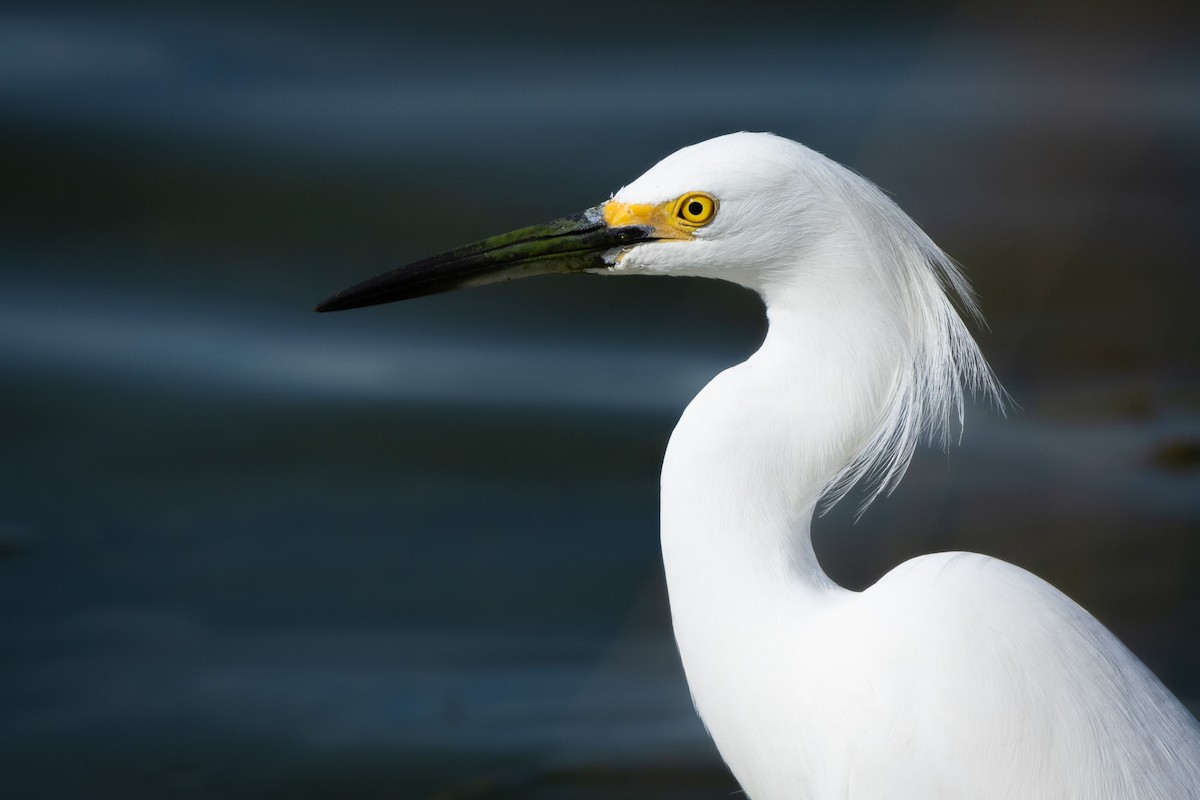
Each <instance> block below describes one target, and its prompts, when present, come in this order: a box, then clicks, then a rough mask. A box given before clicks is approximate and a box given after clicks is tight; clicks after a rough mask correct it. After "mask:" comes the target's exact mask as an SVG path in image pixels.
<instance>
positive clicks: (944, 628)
mask: <svg viewBox="0 0 1200 800" xmlns="http://www.w3.org/2000/svg"><path fill="white" fill-rule="evenodd" d="M688 191H705V192H708V193H709V194H711V195H713V196H714V197H716V198H718V200H719V203H720V206H719V211H718V214H717V217H716V218H715V219H714V221H713V223H712V224H711V225H709V226H707V227H704V228H702V229H700V230H699V231H698V232H697V234H696V237H695V239H693V240H691V241H676V242H652V243H646V244H641V245H637V246H635V247H632V248H630V249H628V250H626V251H624V252H623V253H622V254H621V256H620V258H619V259H618V260H617V261H616V262H615V263H614V265H613V267H612V269H611V270H610V271H611V272H614V273H626V272H642V273H652V274H665V275H700V276H705V277H713V278H720V279H723V280H730V281H734V282H736V283H739V284H741V285H743V286H746V287H748V288H750V289H753V290H755V291H757V292H758V293H759V294H760V295H761V296H762V298H763V300H764V302H765V304H766V307H767V314H768V318H769V321H770V327H769V332H768V334H767V337H766V339H765V341H764V342H763V345H762V347H761V348H760V349H759V350H758V352H756V353H755V354H754V355H753V356H752V357H751V358H749V359H748V360H747V361H746V362H745V363H743V364H740V365H738V366H735V367H733V368H731V369H729V370H726V371H725V372H723V373H722V374H721V375H719V376H717V377H716V378H715V379H714V380H713V381H712V383H710V384H709V385H708V386H707V387H706V388H705V389H704V390H703V391H702V392H701V393H700V394H699V395H698V396H697V397H696V399H695V400H694V401H693V402H692V403H691V404H690V405H689V406H688V408H687V410H686V411H685V413H684V415H683V417H682V419H681V420H680V422H679V425H678V426H677V428H676V430H675V432H674V434H673V435H672V437H671V442H670V445H669V447H668V450H667V454H666V458H665V462H664V465H663V476H662V490H663V497H662V540H663V541H662V544H663V558H664V563H665V566H666V572H667V582H668V588H669V591H670V597H671V608H672V617H673V624H674V627H675V632H676V638H677V640H678V643H679V648H680V653H681V656H682V659H683V663H684V668H685V671H686V672H687V676H688V682H689V685H690V687H691V689H692V693H693V697H694V699H695V702H696V706H697V709H698V710H699V712H700V715H701V717H702V718H703V719H704V721H705V723H706V725H707V726H708V728H709V730H710V731H711V733H712V735H713V738H714V740H715V741H716V743H717V746H718V748H719V749H720V751H721V754H722V756H723V757H724V758H725V760H726V761H727V763H728V764H729V766H730V767H731V769H732V770H733V772H734V774H735V775H736V777H737V778H738V780H739V781H741V783H742V785H743V787H744V788H745V789H746V792H747V794H748V795H749V796H750V797H751V798H753V800H800V799H802V798H814V800H816V799H819V800H826V799H827V798H890V799H892V800H896V799H897V798H914V799H915V798H921V799H922V800H928V799H929V798H972V799H973V800H982V799H984V798H997V799H999V798H1047V800H1048V799H1049V798H1055V800H1059V799H1061V798H1081V799H1082V798H1089V799H1090V798H1146V799H1149V798H1155V799H1156V800H1167V799H1168V798H1170V799H1171V800H1179V799H1180V798H1196V797H1200V788H1198V787H1200V725H1197V722H1196V720H1195V719H1194V718H1193V717H1192V716H1191V715H1190V714H1189V713H1188V712H1187V711H1186V710H1185V709H1184V708H1183V707H1182V705H1180V704H1179V702H1178V701H1177V700H1176V699H1175V698H1174V697H1172V696H1171V695H1170V693H1169V692H1168V691H1167V690H1166V689H1165V688H1164V687H1163V686H1162V684H1161V683H1159V681H1158V680H1157V679H1156V678H1155V677H1154V676H1153V675H1152V674H1151V673H1150V672H1149V671H1148V670H1147V669H1146V668H1145V667H1144V666H1143V665H1142V664H1141V663H1140V662H1139V661H1138V660H1137V659H1136V658H1135V657H1134V656H1133V655H1132V654H1130V653H1129V651H1128V650H1126V649H1125V648H1124V647H1123V646H1122V645H1121V644H1120V642H1118V641H1117V640H1116V638H1115V637H1113V635H1112V634H1111V633H1109V632H1108V631H1107V630H1106V629H1105V628H1104V627H1103V626H1102V625H1101V624H1100V623H1099V622H1097V621H1096V620H1095V619H1094V618H1093V617H1092V616H1090V615H1089V614H1088V613H1087V612H1086V611H1084V610H1083V609H1082V608H1080V607H1079V606H1078V605H1076V604H1075V603H1074V602H1072V601H1071V600H1070V599H1068V598H1067V597H1065V596H1064V595H1062V594H1061V593H1060V592H1058V591H1057V590H1056V589H1054V588H1053V587H1052V586H1050V585H1049V584H1047V583H1045V582H1044V581H1041V580H1040V579H1038V578H1037V577H1035V576H1033V575H1031V574H1030V573H1028V572H1025V571H1023V570H1021V569H1019V568H1017V567H1014V566H1011V565H1008V564H1005V563H1003V562H1000V561H997V560H995V559H991V558H987V557H985V556H979V555H973V554H965V553H958V554H947V553H944V554H938V555H930V556H924V557H921V558H917V559H913V560H912V561H909V562H907V563H905V564H902V565H900V566H899V567H897V568H896V569H894V570H892V571H891V572H890V573H888V574H887V575H886V576H884V577H883V578H882V579H881V580H880V581H879V582H878V583H877V584H875V585H874V586H872V587H870V588H869V589H867V590H866V591H864V592H861V593H856V592H850V591H847V590H844V589H842V588H841V587H838V586H837V585H836V584H834V583H833V582H832V581H830V580H829V579H828V578H827V577H826V576H825V574H824V572H823V571H822V570H821V568H820V565H819V564H818V563H817V560H816V557H815V555H814V554H813V551H812V546H811V542H810V538H809V525H810V521H811V517H812V514H813V510H814V508H815V507H816V506H817V503H818V501H819V500H820V499H821V497H822V496H826V497H828V498H830V499H831V500H834V501H836V499H838V498H840V497H841V496H842V495H844V493H845V492H846V491H847V490H848V488H849V487H850V486H852V485H853V484H854V483H856V482H858V481H860V480H862V479H864V478H867V479H869V480H871V481H873V482H874V484H873V485H874V490H873V493H872V494H871V497H874V496H875V495H877V494H878V493H879V492H880V491H886V490H889V489H890V488H892V487H893V486H894V485H895V484H896V482H897V481H899V480H900V478H901V477H902V475H903V473H904V470H905V468H906V466H907V464H908V462H909V460H910V458H911V456H912V453H913V450H914V448H915V447H916V444H917V442H918V441H919V440H920V439H921V438H922V437H923V436H925V435H926V434H929V435H931V436H933V437H934V438H939V437H940V438H941V440H942V441H943V442H945V441H946V440H947V438H948V436H947V431H948V430H949V429H950V427H951V421H952V420H953V421H955V422H956V423H957V424H958V425H960V426H961V424H962V407H963V397H964V394H965V393H966V392H969V391H970V392H982V393H984V394H986V395H987V396H989V397H991V398H992V399H994V400H996V401H997V402H999V400H1000V394H999V390H998V389H997V386H996V383H995V381H994V379H993V377H992V375H991V372H990V370H989V369H988V366H987V364H986V363H985V361H984V359H983V357H982V355H981V354H980V353H979V350H978V348H977V347H976V345H975V343H974V341H973V340H972V338H971V336H970V335H969V333H968V332H967V330H966V328H965V327H964V325H963V323H962V320H961V319H960V318H959V316H958V314H957V313H956V312H955V310H954V307H953V304H952V303H951V300H950V298H949V297H948V295H950V296H952V297H954V298H955V299H957V301H958V302H959V303H960V304H961V305H962V307H963V308H965V309H966V310H967V311H968V312H970V313H972V314H975V313H976V309H975V305H974V300H973V298H972V296H971V292H970V289H969V288H968V286H967V283H966V281H965V279H964V278H963V276H962V274H961V273H960V272H959V270H958V269H957V267H956V266H955V265H954V263H953V262H952V261H951V260H950V259H949V258H948V257H947V256H946V255H945V254H944V253H942V251H941V250H940V249H938V247H937V246H936V245H934V244H933V242H932V241H930V239H929V238H928V237H927V236H926V235H925V234H924V233H923V232H922V231H921V230H920V229H919V228H918V227H917V225H916V224H915V223H914V222H913V221H912V220H910V219H909V218H908V217H907V216H905V215H904V213H903V212H901V211H900V210H899V209H898V208H897V207H896V205H895V204H894V203H892V202H891V201H890V200H889V199H888V198H887V197H886V196H884V195H883V193H882V192H880V191H879V190H878V189H876V188H875V187H874V186H872V185H871V184H870V183H868V182H867V181H865V180H864V179H862V178H860V177H859V176H857V175H855V174H853V173H852V172H850V171H849V170H846V169H845V168H843V167H841V166H838V165H837V164H835V163H833V162H832V161H830V160H828V159H826V158H824V157H823V156H820V155H819V154H817V153H814V152H813V151H811V150H809V149H807V148H805V147H803V146H802V145H799V144H797V143H795V142H791V141H788V140H785V139H781V138H779V137H775V136H771V135H768V134H749V133H740V134H732V135H730V136H725V137H720V138H718V139H713V140H710V141H707V142H703V143H701V144H698V145H695V146H693V147H689V148H685V149H684V150H681V151H679V152H677V153H675V154H673V155H671V156H669V157H668V158H666V159H664V160H663V161H662V162H660V163H659V164H658V165H656V166H655V167H653V168H652V169H651V170H650V171H649V172H647V173H646V174H645V175H643V176H642V177H641V178H639V179H638V180H636V181H635V182H633V183H632V184H630V185H629V186H627V187H625V188H624V189H622V190H621V191H620V192H618V193H617V194H616V195H615V197H616V199H618V200H620V201H622V202H627V203H661V202H664V201H666V200H669V199H670V198H672V197H677V196H679V195H681V194H683V193H685V192H688ZM980 511H981V512H983V511H984V510H982V509H981V510H980Z"/></svg>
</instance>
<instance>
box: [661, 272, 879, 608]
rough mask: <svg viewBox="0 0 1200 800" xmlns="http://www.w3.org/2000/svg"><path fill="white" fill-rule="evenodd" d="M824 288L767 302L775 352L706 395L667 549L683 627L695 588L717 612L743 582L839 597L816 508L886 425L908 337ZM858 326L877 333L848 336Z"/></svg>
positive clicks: (681, 438) (685, 443)
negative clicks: (856, 322)
mask: <svg viewBox="0 0 1200 800" xmlns="http://www.w3.org/2000/svg"><path fill="white" fill-rule="evenodd" d="M815 288H816V287H812V286H808V287H801V286H797V287H777V288H775V289H773V290H772V291H770V292H768V291H764V292H763V294H764V297H765V298H766V302H767V315H768V318H769V321H770V325H769V328H768V333H767V336H766V339H765V340H764V342H763V344H762V347H760V348H759V350H758V351H757V352H756V353H755V354H754V355H753V356H751V357H750V358H749V359H748V360H747V361H745V362H744V363H742V364H739V365H737V366H735V367H731V368H730V369H728V370H726V371H725V372H723V373H721V374H720V375H718V376H717V377H716V378H715V379H714V380H713V381H712V382H711V383H710V384H709V385H708V386H707V387H705V389H704V390H703V391H702V392H701V393H700V394H699V395H698V396H697V397H696V398H695V400H693V401H692V403H691V404H690V405H689V406H688V408H687V410H686V411H685V412H684V414H683V417H682V419H681V420H680V422H679V424H678V425H677V426H676V428H675V432H674V433H673V434H672V437H671V442H670V445H669V446H668V448H667V453H666V457H665V459H664V463H663V475H662V541H663V558H664V562H665V564H666V569H667V580H668V586H669V589H670V592H671V595H672V605H673V606H674V607H675V608H676V611H675V613H676V616H678V613H680V612H679V607H680V605H682V604H681V603H677V602H676V595H677V592H680V591H685V590H684V588H683V587H684V586H695V587H696V588H695V593H697V594H704V595H706V596H707V597H709V598H712V599H714V600H715V597H713V592H716V593H717V594H719V593H720V591H721V589H720V587H723V586H730V585H732V584H733V583H740V584H744V585H747V586H753V585H757V584H758V583H759V582H762V581H767V582H770V583H781V584H788V585H792V586H794V587H796V588H803V589H809V590H812V591H815V592H823V591H828V590H830V589H833V588H836V586H835V584H833V582H832V581H830V579H829V578H828V577H827V576H826V575H825V573H824V571H823V570H821V567H820V564H818V562H817V560H816V556H815V555H814V553H813V550H812V544H811V541H810V534H809V526H810V523H811V519H812V514H813V510H814V508H815V507H816V505H817V503H818V501H819V500H820V497H821V495H822V493H823V492H824V491H825V490H826V489H827V488H828V486H829V484H830V481H831V480H833V479H834V478H835V477H836V476H837V475H838V474H839V471H840V470H841V469H842V468H843V467H844V466H845V465H846V463H847V462H848V461H850V460H851V459H852V458H853V457H854V455H855V453H856V452H858V450H859V449H860V448H861V447H862V445H863V443H864V442H865V441H866V440H867V439H868V438H869V437H870V436H871V434H872V432H873V431H874V430H875V428H876V427H877V421H878V418H879V415H880V413H881V410H882V409H883V407H884V405H885V403H886V397H887V395H888V392H889V389H890V386H891V382H892V376H893V375H894V374H895V372H896V370H897V369H898V367H897V362H898V361H899V359H900V358H901V357H902V353H901V352H900V351H899V350H898V349H897V347H896V345H895V344H894V343H895V342H897V341H902V338H901V337H899V336H897V335H895V333H896V332H895V330H894V321H893V320H892V319H891V317H892V315H891V314H889V313H888V312H887V311H886V306H885V304H884V303H882V302H878V301H875V300H873V299H872V298H871V297H869V296H866V295H863V294H862V293H856V292H854V291H852V287H845V286H843V287H841V290H840V291H838V292H833V293H830V292H821V291H814V289H815ZM848 306H850V307H853V310H854V314H853V316H852V317H849V316H848V314H849V311H850V309H849V308H848ZM876 306H877V308H873V307H876ZM847 318H863V319H868V320H873V322H872V324H868V325H862V326H859V327H857V328H856V329H855V330H853V331H845V330H844V327H845V326H844V320H845V319H847ZM705 586H707V587H710V588H709V589H704V588H703V587H705ZM735 591H740V590H735ZM688 593H689V594H690V593H691V592H688Z"/></svg>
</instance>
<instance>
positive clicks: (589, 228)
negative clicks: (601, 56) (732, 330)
mask: <svg viewBox="0 0 1200 800" xmlns="http://www.w3.org/2000/svg"><path fill="white" fill-rule="evenodd" d="M796 148H799V149H800V150H804V148H802V147H801V146H800V145H797V144H796V143H794V142H790V141H788V140H786V139H780V138H778V137H775V136H771V135H769V134H749V133H740V134H730V135H729V136H722V137H719V138H717V139H710V140H708V141H706V142H701V143H700V144H697V145H693V146H691V147H686V148H684V149H683V150H680V151H678V152H676V153H674V154H672V155H671V156H668V157H667V158H665V159H663V160H662V161H660V162H659V163H658V164H656V165H655V166H654V167H652V168H651V169H650V170H649V171H648V172H646V173H645V174H644V175H642V176H641V177H640V178H638V179H637V180H636V181H634V182H633V183H631V184H629V185H628V186H626V187H625V188H623V189H621V190H620V191H618V192H617V193H616V194H614V195H613V196H612V198H610V199H609V200H607V201H606V202H604V203H601V204H600V205H598V206H595V207H593V208H590V209H588V210H587V211H585V212H583V213H582V214H576V215H573V216H570V217H563V218H562V219H558V220H555V221H553V222H550V223H546V224H544V225H535V226H533V227H530V228H524V229H522V230H519V231H514V232H512V233H506V234H502V235H500V236H495V237H492V238H491V239H485V240H483V241H481V242H476V243H475V244H471V245H467V246H465V247H461V248H458V249H456V250H451V251H448V252H446V253H443V254H441V255H438V256H434V257H432V258H427V259H424V260H422V261H418V262H415V263H413V264H410V265H408V266H406V267H401V268H400V269H397V270H393V271H391V272H388V273H385V274H383V275H379V276H376V277H374V278H371V279H370V280H367V281H364V282H363V283H360V284H358V285H357V286H353V287H351V288H349V289H347V290H345V291H343V292H339V293H338V294H337V295H335V296H333V297H331V298H329V299H328V300H326V301H325V302H324V303H322V304H321V305H319V306H317V310H318V311H337V310H341V309H347V308H357V307H360V306H368V305H376V304H378V303H387V302H392V301H394V300H405V299H409V298H413V297H421V296H423V295H428V294H437V293H439V292H446V291H451V290H453V289H460V288H466V287H469V286H478V285H482V284H486V283H494V282H497V281H503V280H512V279H514V278H522V277H529V276H532V275H541V274H547V273H556V272H595V273H604V274H614V275H615V274H660V275H696V276H701V277H710V278H720V279H723V280H728V281H732V282H734V283H739V284H741V285H743V286H746V287H748V288H751V289H760V288H761V286H762V284H763V282H764V281H766V280H769V279H770V276H771V274H772V272H773V271H775V270H778V269H780V268H781V267H782V266H783V265H785V264H787V263H793V262H794V258H792V257H793V256H794V255H795V253H796V251H797V250H798V249H802V248H803V243H804V241H805V228H804V225H803V224H801V221H802V220H803V219H804V218H805V217H806V216H810V215H809V214H808V211H809V210H810V209H811V206H812V204H811V203H810V202H808V201H807V200H806V192H804V191H803V190H797V188H796V187H797V186H801V187H802V186H804V185H805V184H804V182H803V181H799V182H798V181H797V177H798V176H797V167H796V164H797V158H798V156H799V155H801V154H799V153H798V152H797V150H796ZM804 152H808V151H804Z"/></svg>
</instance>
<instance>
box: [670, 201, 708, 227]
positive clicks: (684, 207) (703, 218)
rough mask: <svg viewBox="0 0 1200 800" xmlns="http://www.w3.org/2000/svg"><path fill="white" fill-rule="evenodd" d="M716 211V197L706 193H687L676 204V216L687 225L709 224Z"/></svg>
mask: <svg viewBox="0 0 1200 800" xmlns="http://www.w3.org/2000/svg"><path fill="white" fill-rule="evenodd" d="M716 213H717V201H716V198H713V197H709V196H708V195H706V194H685V195H684V196H683V197H681V198H679V202H678V203H676V204H675V217H676V219H678V220H679V221H680V222H682V223H683V224H685V225H692V226H696V227H699V226H700V225H707V224H708V223H710V222H712V218H713V217H714V216H715V215H716Z"/></svg>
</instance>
